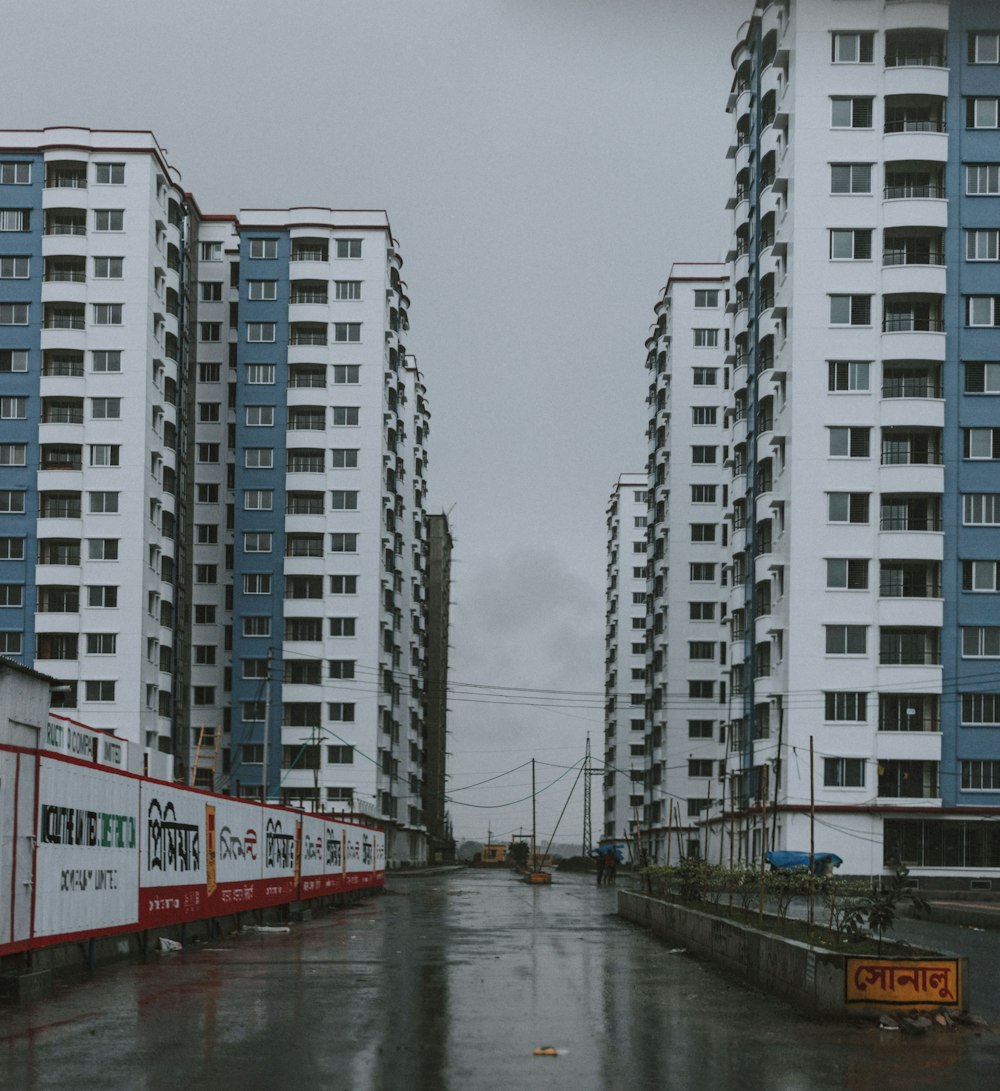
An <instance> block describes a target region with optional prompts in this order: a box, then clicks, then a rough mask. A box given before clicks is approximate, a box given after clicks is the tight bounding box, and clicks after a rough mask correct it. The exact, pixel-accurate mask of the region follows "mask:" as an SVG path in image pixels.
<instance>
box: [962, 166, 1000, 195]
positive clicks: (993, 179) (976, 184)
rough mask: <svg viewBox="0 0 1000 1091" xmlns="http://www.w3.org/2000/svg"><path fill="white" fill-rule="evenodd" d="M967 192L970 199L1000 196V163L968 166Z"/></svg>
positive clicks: (966, 170)
mask: <svg viewBox="0 0 1000 1091" xmlns="http://www.w3.org/2000/svg"><path fill="white" fill-rule="evenodd" d="M965 192H966V193H967V194H968V195H969V196H970V197H995V196H997V194H1000V163H968V164H966V167H965Z"/></svg>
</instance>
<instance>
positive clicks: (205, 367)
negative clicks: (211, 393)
mask: <svg viewBox="0 0 1000 1091" xmlns="http://www.w3.org/2000/svg"><path fill="white" fill-rule="evenodd" d="M220 379H221V368H220V366H219V364H217V363H209V364H199V365H198V382H199V383H217V382H219V380H220Z"/></svg>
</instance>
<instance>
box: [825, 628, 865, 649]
mask: <svg viewBox="0 0 1000 1091" xmlns="http://www.w3.org/2000/svg"><path fill="white" fill-rule="evenodd" d="M823 628H824V629H825V631H826V654H827V655H865V653H866V650H867V646H868V628H867V626H865V625H824V626H823Z"/></svg>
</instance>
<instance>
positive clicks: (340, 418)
mask: <svg viewBox="0 0 1000 1091" xmlns="http://www.w3.org/2000/svg"><path fill="white" fill-rule="evenodd" d="M360 415H361V410H360V408H359V407H358V406H356V405H335V406H334V407H333V423H334V426H335V427H337V428H348V427H356V426H357V424H358V423H359V420H360Z"/></svg>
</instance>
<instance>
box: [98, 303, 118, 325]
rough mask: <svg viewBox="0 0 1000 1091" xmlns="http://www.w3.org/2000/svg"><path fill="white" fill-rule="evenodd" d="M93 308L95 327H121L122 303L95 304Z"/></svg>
mask: <svg viewBox="0 0 1000 1091" xmlns="http://www.w3.org/2000/svg"><path fill="white" fill-rule="evenodd" d="M93 307H94V310H93V316H94V318H93V321H94V325H95V326H120V325H121V324H122V305H121V303H95V304H94V305H93Z"/></svg>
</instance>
